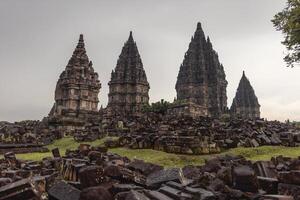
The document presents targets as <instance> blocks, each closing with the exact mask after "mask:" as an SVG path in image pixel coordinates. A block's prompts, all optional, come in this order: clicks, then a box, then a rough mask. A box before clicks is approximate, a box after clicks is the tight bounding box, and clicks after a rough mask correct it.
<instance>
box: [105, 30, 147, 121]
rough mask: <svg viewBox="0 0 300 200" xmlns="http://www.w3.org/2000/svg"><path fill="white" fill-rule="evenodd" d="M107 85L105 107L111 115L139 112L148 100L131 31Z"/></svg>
mask: <svg viewBox="0 0 300 200" xmlns="http://www.w3.org/2000/svg"><path fill="white" fill-rule="evenodd" d="M108 85H109V94H108V98H109V99H108V108H107V109H108V112H109V113H110V114H111V115H125V116H126V115H135V114H139V113H140V112H141V109H142V105H143V104H147V103H148V102H149V94H148V92H149V89H150V86H149V83H148V81H147V76H146V73H145V70H144V67H143V63H142V60H141V57H140V54H139V51H138V48H137V45H136V43H135V41H134V40H133V37H132V32H130V35H129V38H128V40H127V42H126V43H125V44H124V47H123V48H122V52H121V54H120V56H119V59H118V62H117V66H116V68H115V70H113V71H112V73H111V80H110V82H109V83H108Z"/></svg>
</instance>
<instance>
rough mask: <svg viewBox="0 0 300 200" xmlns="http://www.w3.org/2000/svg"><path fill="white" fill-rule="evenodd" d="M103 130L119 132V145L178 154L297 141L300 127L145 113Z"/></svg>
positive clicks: (299, 141)
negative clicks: (120, 125)
mask: <svg viewBox="0 0 300 200" xmlns="http://www.w3.org/2000/svg"><path fill="white" fill-rule="evenodd" d="M120 122H122V123H121V124H122V127H121V128H120V127H119V126H118V124H120ZM107 132H109V133H110V134H113V135H119V136H121V137H120V145H121V146H127V147H129V148H135V149H144V148H151V149H156V150H162V151H166V152H170V153H182V154H208V153H218V152H220V150H221V149H228V148H235V147H239V146H243V147H258V146H262V145H284V146H292V147H294V146H299V145H300V130H299V129H297V128H296V127H295V126H293V125H292V124H289V123H281V122H278V121H266V120H262V119H256V120H254V119H229V120H228V121H220V120H217V119H213V118H204V117H201V118H189V117H176V116H173V117H172V116H171V117H170V116H163V115H157V114H148V115H146V114H145V115H143V116H141V117H137V118H131V119H126V120H122V119H121V120H120V121H116V122H115V123H114V124H113V123H112V124H111V125H110V126H108V127H107Z"/></svg>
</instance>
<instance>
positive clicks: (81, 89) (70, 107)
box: [49, 35, 101, 119]
mask: <svg viewBox="0 0 300 200" xmlns="http://www.w3.org/2000/svg"><path fill="white" fill-rule="evenodd" d="M100 88H101V83H100V81H99V78H98V74H97V73H96V72H95V71H94V69H93V64H92V61H90V60H89V58H88V56H87V54H86V50H85V45H84V40H83V35H80V37H79V41H78V44H77V46H76V48H75V50H74V52H73V55H72V57H71V58H70V60H69V62H68V64H67V66H66V68H65V70H64V71H63V72H62V73H61V74H60V76H59V79H58V81H57V84H56V89H55V103H54V105H53V108H52V109H51V111H50V113H49V116H50V117H58V118H59V117H60V118H70V119H76V118H81V119H87V118H88V117H89V116H95V115H97V114H98V102H99V100H98V94H99V91H100Z"/></svg>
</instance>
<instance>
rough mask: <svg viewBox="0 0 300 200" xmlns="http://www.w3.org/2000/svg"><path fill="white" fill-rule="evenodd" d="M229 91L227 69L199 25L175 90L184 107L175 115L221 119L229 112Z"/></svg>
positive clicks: (181, 67)
mask: <svg viewBox="0 0 300 200" xmlns="http://www.w3.org/2000/svg"><path fill="white" fill-rule="evenodd" d="M226 87H227V81H226V77H225V72H224V68H223V65H222V64H221V63H220V62H219V59H218V54H217V53H216V51H215V50H214V49H213V47H212V43H211V42H210V39H209V37H207V39H206V37H205V35H204V32H203V30H202V27H201V24H200V23H198V24H197V30H196V32H195V34H194V36H193V37H192V39H191V42H190V44H189V48H188V50H187V52H186V53H185V56H184V60H183V63H182V64H181V66H180V70H179V74H178V77H177V83H176V87H175V88H176V91H177V101H178V102H181V103H180V105H179V106H177V108H174V109H177V111H176V112H175V113H178V112H179V113H180V112H185V111H187V112H189V113H190V115H193V116H212V117H219V116H220V115H221V114H222V113H224V112H225V111H226V110H227V95H226ZM174 109H173V110H174Z"/></svg>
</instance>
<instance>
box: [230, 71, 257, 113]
mask: <svg viewBox="0 0 300 200" xmlns="http://www.w3.org/2000/svg"><path fill="white" fill-rule="evenodd" d="M230 111H231V114H232V116H234V117H241V118H260V105H259V103H258V99H257V97H256V95H255V92H254V90H253V88H252V86H251V84H250V81H249V80H248V78H247V77H246V75H245V72H243V76H242V78H241V80H240V83H239V86H238V89H237V92H236V95H235V97H234V99H233V102H232V105H231V108H230Z"/></svg>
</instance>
